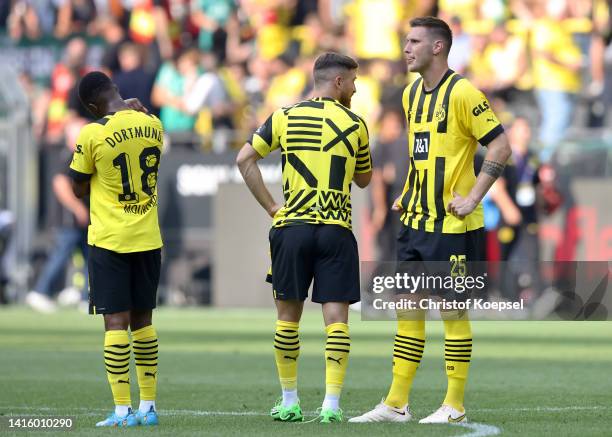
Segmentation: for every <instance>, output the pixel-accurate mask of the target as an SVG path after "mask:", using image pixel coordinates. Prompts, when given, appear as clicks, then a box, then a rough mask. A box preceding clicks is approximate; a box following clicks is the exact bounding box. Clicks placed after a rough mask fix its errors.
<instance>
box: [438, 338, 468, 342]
mask: <svg viewBox="0 0 612 437" xmlns="http://www.w3.org/2000/svg"><path fill="white" fill-rule="evenodd" d="M444 341H452V342H458V341H472V339H471V338H464V339H458V340H457V339H455V340H452V339H448V338H447V339H445V340H444Z"/></svg>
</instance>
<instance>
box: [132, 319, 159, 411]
mask: <svg viewBox="0 0 612 437" xmlns="http://www.w3.org/2000/svg"><path fill="white" fill-rule="evenodd" d="M132 340H133V343H134V345H133V349H134V359H135V361H136V374H137V375H138V388H139V389H140V400H141V401H154V400H155V396H156V394H157V332H155V328H154V327H153V325H149V326H145V327H144V328H141V329H138V330H137V331H133V332H132Z"/></svg>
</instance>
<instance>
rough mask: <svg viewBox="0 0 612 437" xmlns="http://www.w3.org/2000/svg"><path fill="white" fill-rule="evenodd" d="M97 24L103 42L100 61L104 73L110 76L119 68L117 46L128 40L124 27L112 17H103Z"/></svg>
mask: <svg viewBox="0 0 612 437" xmlns="http://www.w3.org/2000/svg"><path fill="white" fill-rule="evenodd" d="M99 24H100V29H101V33H102V37H103V38H104V43H105V44H104V45H105V47H104V54H103V55H102V61H101V63H102V67H104V69H105V70H106V73H108V75H109V76H111V75H113V74H115V73H116V72H117V71H119V69H120V68H121V66H120V64H119V48H120V47H121V46H122V45H123V44H124V43H126V42H128V41H129V39H128V37H127V35H126V33H125V29H124V28H123V27H122V26H121V24H119V22H118V21H117V20H116V19H115V18H113V17H110V16H106V17H103V18H101V19H100V21H99Z"/></svg>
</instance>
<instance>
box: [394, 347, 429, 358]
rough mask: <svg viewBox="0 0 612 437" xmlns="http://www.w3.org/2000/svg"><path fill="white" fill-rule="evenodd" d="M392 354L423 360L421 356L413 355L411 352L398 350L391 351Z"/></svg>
mask: <svg viewBox="0 0 612 437" xmlns="http://www.w3.org/2000/svg"><path fill="white" fill-rule="evenodd" d="M393 352H395V353H397V354H400V355H406V356H408V357H415V358H418V359H419V360H420V359H421V358H423V356H422V355H417V354H413V353H411V352H404V351H403V350H399V349H393Z"/></svg>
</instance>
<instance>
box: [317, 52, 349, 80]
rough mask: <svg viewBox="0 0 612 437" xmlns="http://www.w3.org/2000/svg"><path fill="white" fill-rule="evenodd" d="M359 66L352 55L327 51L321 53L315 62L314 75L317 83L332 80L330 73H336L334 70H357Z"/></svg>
mask: <svg viewBox="0 0 612 437" xmlns="http://www.w3.org/2000/svg"><path fill="white" fill-rule="evenodd" d="M358 67H359V64H357V61H355V60H354V59H353V58H351V57H350V56H346V55H341V54H340V53H334V52H327V53H323V54H322V55H320V56H319V57H318V58H317V59H316V60H315V63H314V68H313V76H314V80H315V83H319V82H324V81H327V80H331V79H332V78H333V77H332V75H331V74H330V73H332V74H333V73H335V72H334V71H332V70H338V69H340V70H345V71H350V70H356V69H357V68H358Z"/></svg>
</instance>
